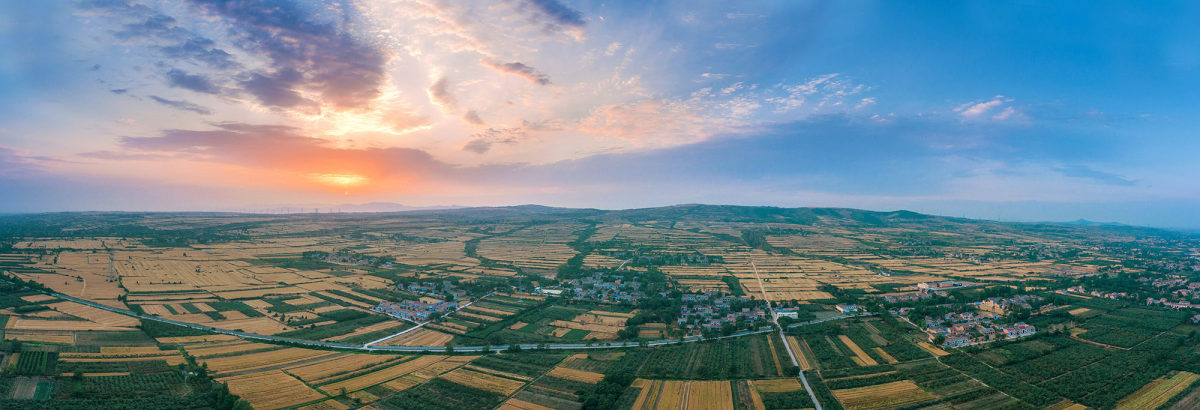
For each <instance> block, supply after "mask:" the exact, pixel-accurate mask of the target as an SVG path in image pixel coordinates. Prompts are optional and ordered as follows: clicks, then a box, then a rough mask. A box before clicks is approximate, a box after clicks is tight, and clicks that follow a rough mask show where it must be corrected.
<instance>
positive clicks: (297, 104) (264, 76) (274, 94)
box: [239, 70, 321, 114]
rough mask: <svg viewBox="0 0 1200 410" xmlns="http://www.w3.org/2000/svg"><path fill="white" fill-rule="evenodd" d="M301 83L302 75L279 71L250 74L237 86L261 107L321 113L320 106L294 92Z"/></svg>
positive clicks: (294, 72) (292, 71)
mask: <svg viewBox="0 0 1200 410" xmlns="http://www.w3.org/2000/svg"><path fill="white" fill-rule="evenodd" d="M303 81H304V79H303V74H300V72H298V71H295V70H280V71H278V72H275V73H253V74H250V77H249V78H248V79H246V80H243V81H241V82H240V83H239V84H240V85H241V87H242V89H243V90H245V91H246V92H248V93H250V95H253V96H255V97H256V98H258V101H259V102H261V103H263V105H267V106H270V107H279V108H286V109H294V110H296V111H299V112H302V113H305V114H317V113H319V112H320V111H321V107H320V105H319V104H317V102H316V101H313V100H310V99H307V98H304V97H303V96H301V95H300V93H299V92H297V91H296V87H297V86H298V85H299V84H300V83H302V82H303Z"/></svg>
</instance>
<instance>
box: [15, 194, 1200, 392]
mask: <svg viewBox="0 0 1200 410" xmlns="http://www.w3.org/2000/svg"><path fill="white" fill-rule="evenodd" d="M59 217H62V218H72V219H70V220H71V221H72V222H71V224H73V225H71V226H75V225H78V226H88V227H89V228H88V229H86V230H80V229H74V228H72V227H71V226H67V225H63V224H61V223H59V222H55V218H59ZM4 218H9V219H4ZM0 219H3V220H4V221H6V223H7V225H0V226H3V227H6V228H4V229H7V230H5V231H2V233H4V235H7V236H3V237H0V269H2V270H3V271H4V272H5V275H7V276H6V277H8V278H10V279H11V280H12V281H20V282H22V283H21V284H17V283H15V282H11V281H10V282H4V283H0V286H3V287H4V289H2V290H3V292H2V293H0V318H2V319H0V327H2V328H3V329H2V330H0V331H2V332H3V337H4V339H5V340H6V341H7V342H4V345H5V346H7V347H6V349H7V350H5V353H6V355H5V357H6V360H7V366H8V368H9V369H11V372H10V373H9V375H8V376H4V378H3V379H4V380H17V379H18V378H19V379H20V380H21V381H20V382H19V383H17V382H15V381H12V383H14V384H13V386H14V387H20V391H21V393H20V395H19V396H20V397H21V399H20V400H37V399H39V398H43V399H49V398H53V399H55V400H66V401H68V402H69V401H71V400H92V399H99V400H124V401H123V402H122V403H135V402H136V403H141V402H137V400H143V395H144V396H145V397H149V398H146V399H144V400H147V401H146V402H145V403H151V402H155V401H156V400H157V401H161V402H162V403H168V404H167V405H164V406H165V407H171V406H174V405H176V404H180V403H192V402H200V401H203V400H209V398H208V397H209V396H210V395H209V392H213V391H214V390H213V389H216V390H218V391H219V390H220V389H221V387H219V386H222V385H223V386H227V388H228V390H229V394H231V395H236V396H239V399H240V400H243V401H244V402H245V403H247V404H249V405H251V406H254V407H256V408H292V407H295V408H300V407H306V406H312V408H361V407H363V406H368V405H369V406H372V407H374V408H414V407H420V408H436V407H437V406H443V407H446V408H495V407H500V406H502V407H503V408H521V409H528V408H556V409H557V408H568V409H577V408H588V409H591V408H611V407H617V408H634V407H636V408H680V407H682V408H701V407H703V408H737V409H741V408H764V409H776V408H794V407H803V406H807V405H808V404H807V403H808V401H810V400H811V399H810V398H809V396H808V392H807V391H805V389H804V388H803V386H801V385H800V384H799V383H797V380H796V379H795V377H794V376H795V375H796V374H797V373H798V372H801V371H802V372H804V374H805V375H806V376H807V377H808V380H809V382H810V384H811V385H812V387H813V390H814V394H815V395H816V396H817V399H818V400H819V401H820V402H821V404H822V406H823V407H826V408H831V409H836V408H890V407H923V406H931V407H932V406H942V407H945V406H950V407H955V408H994V407H1014V408H1015V407H1049V406H1060V407H1067V406H1070V405H1074V404H1078V405H1082V406H1089V407H1096V408H1106V407H1114V406H1118V405H1121V406H1132V407H1150V406H1152V405H1163V406H1172V405H1178V403H1184V404H1187V403H1195V402H1197V401H1198V400H1200V399H1196V397H1200V395H1196V394H1193V393H1194V391H1195V388H1194V382H1195V380H1194V379H1192V378H1191V377H1194V376H1190V375H1194V374H1198V373H1200V349H1198V348H1197V347H1198V346H1200V338H1198V337H1197V336H1195V331H1196V330H1198V329H1200V328H1197V327H1196V326H1195V325H1194V324H1193V323H1191V322H1189V321H1188V319H1189V318H1190V314H1187V313H1184V312H1182V311H1172V310H1169V309H1166V308H1163V307H1161V306H1147V305H1145V303H1143V302H1144V301H1142V300H1136V299H1133V298H1126V299H1122V300H1114V299H1109V298H1105V297H1095V296H1090V295H1082V296H1070V295H1066V294H1064V293H1062V292H1057V291H1063V290H1064V289H1065V288H1066V287H1067V286H1073V285H1075V286H1078V285H1080V284H1084V285H1087V286H1090V287H1094V288H1099V287H1100V286H1109V287H1110V288H1113V289H1120V288H1122V287H1127V288H1130V289H1133V288H1137V289H1140V291H1141V292H1148V290H1147V289H1148V288H1150V287H1153V286H1154V285H1153V284H1152V283H1153V282H1152V281H1153V280H1155V279H1153V278H1155V277H1158V276H1152V275H1159V276H1163V275H1165V273H1163V272H1164V271H1163V268H1162V267H1161V266H1160V265H1158V264H1157V263H1159V262H1156V261H1171V263H1176V264H1178V266H1185V265H1183V264H1182V261H1188V260H1191V259H1189V258H1191V256H1189V255H1191V254H1190V253H1189V252H1191V253H1195V251H1188V249H1200V246H1191V245H1188V244H1189V243H1191V242H1187V239H1183V238H1180V237H1177V236H1171V234H1168V233H1163V232H1159V231H1153V230H1141V229H1140V228H1118V227H1079V226H1069V225H1046V226H1042V225H1021V224H1007V223H998V222H986V221H970V220H961V219H954V218H940V217H932V216H915V215H911V214H908V213H869V212H865V211H855V210H823V209H800V210H787V209H777V208H738V207H708V206H686V207H677V208H662V209H648V210H632V211H598V210H555V209H540V208H523V207H514V208H497V209H485V210H460V211H445V212H429V213H412V214H408V213H399V214H373V215H366V214H364V215H358V214H330V215H320V216H317V215H236V214H229V215H204V214H153V213H151V214H138V215H109V214H89V215H67V216H57V217H56V216H16V217H0ZM47 226H50V227H57V228H46V227H47ZM34 228H37V229H34ZM1134 248H1136V249H1139V250H1138V251H1136V252H1134V251H1131V250H1130V249H1134ZM1030 255H1034V256H1030ZM1039 255H1040V256H1039ZM1149 255H1152V256H1149ZM1113 261H1118V262H1120V263H1114V262H1113ZM618 266H620V267H621V269H620V270H617V267H618ZM1171 266H1175V265H1171ZM597 272H601V273H605V274H611V276H612V278H615V279H609V278H607V277H606V278H604V279H595V280H591V281H590V282H589V281H584V280H582V279H588V278H595V277H596V276H595V275H594V274H595V273H597ZM756 272H757V274H756ZM1101 273H1102V274H1101ZM1172 274H1175V273H1172ZM1175 275H1177V276H1180V278H1174V277H1172V278H1173V279H1175V280H1178V279H1183V276H1186V275H1183V274H1175ZM760 278H761V282H760V281H759V279H760ZM1138 278H1145V279H1146V280H1142V281H1141V282H1138V281H1137V279H1138ZM571 280H576V282H570V281H571ZM941 280H970V281H977V282H979V283H981V286H980V287H979V290H964V291H955V292H949V293H948V294H947V295H938V296H936V299H934V300H932V301H929V302H928V303H929V304H930V305H934V306H942V305H945V306H956V305H964V304H966V303H967V302H970V301H971V300H969V299H967V298H966V296H971V295H973V294H972V293H971V292H978V293H983V292H990V291H992V290H994V289H998V288H1001V287H1006V286H1011V287H1017V286H1021V287H1025V288H1026V290H1025V291H1026V292H1029V293H1036V294H1039V295H1043V296H1045V297H1048V298H1051V299H1052V301H1053V302H1055V303H1056V304H1057V306H1056V309H1053V310H1049V311H1047V312H1045V313H1043V314H1035V315H1031V316H1028V317H1023V318H1022V320H1026V321H1028V322H1029V323H1031V324H1034V325H1036V326H1037V328H1038V329H1039V333H1038V334H1037V335H1035V336H1032V337H1029V338H1023V339H1021V340H1002V341H997V342H995V343H991V344H989V345H986V346H983V345H980V346H969V347H962V348H951V347H947V346H944V345H938V344H936V343H935V342H934V341H933V339H932V338H930V337H929V335H926V334H925V333H923V332H921V331H920V330H919V329H918V328H917V327H914V326H913V324H910V323H909V320H908V319H911V318H908V317H903V316H902V315H898V314H897V315H891V314H888V313H887V310H888V309H894V308H895V307H896V306H891V305H887V304H884V303H881V302H880V300H881V299H882V297H883V296H885V295H907V294H913V293H914V292H916V291H917V289H916V288H917V284H918V283H924V282H934V281H941ZM618 281H619V282H620V283H618ZM1109 282H1112V283H1109ZM629 283H637V286H636V287H632V288H628V289H626V288H624V287H622V286H624V285H627V284H629ZM412 285H417V286H412ZM598 288H612V289H617V290H615V291H613V292H612V295H613V296H614V297H613V298H610V299H603V300H602V299H599V298H587V297H582V296H581V295H586V294H588V293H589V292H591V291H592V290H594V289H598ZM539 289H540V290H539ZM43 290H44V291H46V292H58V293H61V294H64V295H67V296H72V297H78V298H81V299H85V300H88V301H93V302H96V303H99V304H102V305H106V306H113V307H117V308H121V309H128V310H131V311H133V312H137V313H141V314H145V315H151V316H156V317H159V318H163V319H171V320H176V321H181V322H187V323H195V324H202V325H205V326H212V327H215V328H219V329H226V330H237V331H243V332H248V333H256V334H261V335H275V336H280V337H287V338H293V339H303V340H309V341H324V342H338V343H347V344H352V345H361V344H365V343H368V342H376V341H378V345H380V346H438V347H442V346H445V347H447V350H446V351H444V352H442V351H439V352H436V354H421V353H419V352H417V353H403V354H397V353H392V352H367V351H365V350H360V351H346V350H317V349H310V348H305V347H298V346H297V345H287V344H272V343H264V342H263V341H262V340H243V339H239V338H238V337H237V336H230V335H215V334H210V333H208V332H206V331H202V330H196V329H191V328H184V327H180V326H175V325H171V324H167V323H162V322H157V321H151V320H139V319H137V318H135V317H130V316H126V315H122V314H118V313H114V312H110V311H106V310H103V309H97V308H95V307H91V306H86V305H83V304H80V303H76V302H72V301H68V300H63V299H61V298H58V297H54V296H50V295H48V294H46V293H44V292H43ZM700 292H710V293H700ZM764 294H765V295H766V298H767V299H769V300H771V301H772V303H773V304H774V306H775V307H786V308H788V309H790V310H792V311H794V312H795V313H796V315H797V319H795V320H787V319H781V323H783V324H784V325H785V326H786V325H787V324H789V323H800V324H803V325H802V326H795V327H785V335H784V337H782V338H781V337H780V336H779V335H778V333H777V332H769V333H758V334H752V335H747V336H741V337H732V338H721V339H715V337H717V336H722V335H726V334H731V333H732V332H733V331H734V330H738V329H756V328H757V327H760V326H761V327H763V328H764V329H766V328H769V327H767V324H764V323H769V322H762V317H761V316H760V317H758V319H754V318H753V317H752V318H751V319H740V318H739V317H738V315H742V314H754V312H755V311H756V310H759V309H762V312H761V314H767V316H769V313H770V312H766V311H765V305H763V304H762V303H761V301H759V299H762V295H764ZM684 295H691V297H692V299H691V300H692V301H693V302H689V303H690V304H692V305H694V306H691V310H685V309H684V308H683V306H684V305H685V303H684V302H683V301H684V300H685V298H684ZM704 295H711V297H709V296H704ZM616 296H619V298H618V297H616ZM702 296H703V297H702ZM1155 297H1156V298H1161V297H1163V295H1160V294H1155ZM739 298H740V299H739ZM752 298H753V299H752ZM701 299H704V300H709V301H708V302H695V301H696V300H701ZM974 300H978V299H974ZM405 301H408V302H419V303H421V304H424V305H422V306H427V305H435V304H437V303H457V304H459V305H458V306H463V305H466V303H470V305H469V306H465V307H463V308H462V309H453V310H445V311H443V312H438V314H435V315H431V316H430V317H429V318H428V323H425V324H423V325H421V327H420V328H418V329H412V327H413V326H416V324H417V323H423V322H424V320H407V319H400V318H399V317H396V316H389V315H386V314H383V313H379V312H377V311H375V310H373V308H375V307H377V306H379V305H380V304H381V303H382V302H389V303H397V304H399V303H401V302H405ZM718 301H720V302H718ZM750 302H754V303H750ZM919 303H923V302H915V303H913V305H916V304H919ZM718 304H723V305H720V306H718ZM838 304H840V305H847V304H855V305H859V306H862V307H863V308H864V309H866V310H868V311H869V312H870V313H872V314H874V315H873V316H870V317H867V316H862V317H853V318H845V319H839V320H829V321H825V322H820V323H813V324H805V323H804V322H807V321H809V320H818V319H828V318H833V317H835V316H836V315H839V314H840V312H837V311H835V310H834V305H838ZM743 306H745V307H746V309H745V310H744V311H743V310H742V307H743ZM898 306H909V305H898ZM943 308H944V307H943ZM705 309H708V310H705ZM945 309H951V308H945ZM699 311H704V312H709V313H703V316H702V317H700V319H694V318H695V317H696V316H693V317H692V318H685V317H684V313H686V312H690V313H691V314H693V315H700V313H696V312H699ZM1193 314H1194V313H1193ZM680 319H684V320H680ZM917 319H918V323H917V324H919V319H920V318H917ZM756 320H757V321H756ZM738 326H741V327H738ZM409 329H412V330H411V331H408V330H409ZM401 332H403V333H402V334H401ZM394 335H395V336H394ZM389 336H394V337H389ZM685 336H691V337H697V338H701V337H703V338H702V340H700V341H697V342H694V343H685V344H677V345H676V344H671V345H664V346H658V347H644V348H628V349H620V350H616V349H609V348H607V346H605V344H606V343H610V342H614V341H621V342H625V341H631V342H646V341H649V340H655V339H675V338H679V337H685ZM515 343H523V344H525V346H523V347H522V348H516V347H511V348H506V347H505V345H509V344H515ZM566 343H572V344H573V343H577V344H578V346H577V347H579V346H586V345H589V344H590V345H591V346H590V347H594V348H596V349H594V350H583V349H579V350H550V349H542V348H541V347H544V346H547V345H555V344H566ZM634 344H636V343H634ZM482 345H488V346H498V347H497V348H490V347H489V349H488V350H489V351H481V352H470V353H466V354H464V353H463V352H462V351H461V348H462V347H465V346H472V347H474V346H482ZM535 346H536V347H535ZM789 347H790V350H791V351H792V352H793V353H794V354H795V355H796V359H797V362H798V364H799V365H798V366H797V367H798V368H797V367H793V366H792V364H791V361H790V359H789V354H788V350H789V349H788V348H789ZM7 353H11V354H7ZM182 369H190V372H191V373H185V371H184V370H182ZM200 369H203V371H202V373H203V377H199V376H192V375H193V374H197V375H198V374H200V373H201V370H200ZM197 380H199V381H197ZM1117 381H1119V382H1117ZM18 384H19V386H18ZM200 392H203V393H204V394H203V395H202V394H199V393H200ZM27 396H28V397H27ZM202 396H203V397H202ZM212 396H220V395H219V394H216V393H214V394H213V395H212ZM8 397H17V395H9V396H8ZM222 397H226V398H228V397H231V396H228V395H227V396H222ZM14 400H15V399H14ZM170 403H174V404H170ZM2 404H5V403H0V405H2ZM7 407H14V406H7ZM7 407H6V408H7ZM198 407H204V406H198ZM15 408H19V407H15Z"/></svg>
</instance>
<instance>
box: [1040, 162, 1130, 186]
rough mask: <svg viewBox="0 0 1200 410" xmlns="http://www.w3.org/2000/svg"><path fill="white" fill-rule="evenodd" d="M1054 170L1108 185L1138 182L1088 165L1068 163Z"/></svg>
mask: <svg viewBox="0 0 1200 410" xmlns="http://www.w3.org/2000/svg"><path fill="white" fill-rule="evenodd" d="M1054 170H1055V171H1058V173H1060V174H1062V175H1063V176H1066V177H1071V178H1083V179H1090V180H1093V181H1096V182H1101V183H1104V184H1108V185H1118V186H1134V185H1137V183H1138V181H1137V180H1135V179H1129V178H1126V177H1125V176H1122V175H1118V174H1114V173H1110V172H1104V171H1098V170H1094V169H1092V168H1091V167H1088V166H1087V165H1067V166H1062V167H1058V168H1055V169H1054Z"/></svg>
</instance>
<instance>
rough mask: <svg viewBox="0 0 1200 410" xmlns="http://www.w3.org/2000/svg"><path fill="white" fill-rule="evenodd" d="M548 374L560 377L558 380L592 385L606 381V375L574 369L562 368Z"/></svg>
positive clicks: (556, 368)
mask: <svg viewBox="0 0 1200 410" xmlns="http://www.w3.org/2000/svg"><path fill="white" fill-rule="evenodd" d="M546 374H548V375H551V376H554V377H558V378H563V379H567V380H574V381H579V382H584V383H591V384H596V383H599V382H600V380H602V379H604V375H603V374H600V373H596V372H589V371H586V370H576V369H572V368H569V367H561V366H560V367H555V368H554V370H551V371H550V372H549V373H546Z"/></svg>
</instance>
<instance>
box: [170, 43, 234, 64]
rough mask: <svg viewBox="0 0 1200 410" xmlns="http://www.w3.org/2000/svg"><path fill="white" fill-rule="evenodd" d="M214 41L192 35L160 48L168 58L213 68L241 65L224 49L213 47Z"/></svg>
mask: <svg viewBox="0 0 1200 410" xmlns="http://www.w3.org/2000/svg"><path fill="white" fill-rule="evenodd" d="M214 45H216V43H215V42H214V41H212V40H210V39H207V38H204V37H193V38H189V39H187V41H184V42H182V43H179V44H175V45H172V46H166V47H162V48H160V50H161V51H162V53H163V55H164V56H166V57H169V58H175V59H181V60H193V61H198V62H201V63H204V64H207V65H208V66H210V67H212V68H215V69H221V70H225V69H233V68H238V67H241V65H240V64H238V63H237V62H236V61H234V60H233V56H232V55H230V54H229V53H228V52H226V51H225V50H222V49H219V48H215V47H214Z"/></svg>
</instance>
